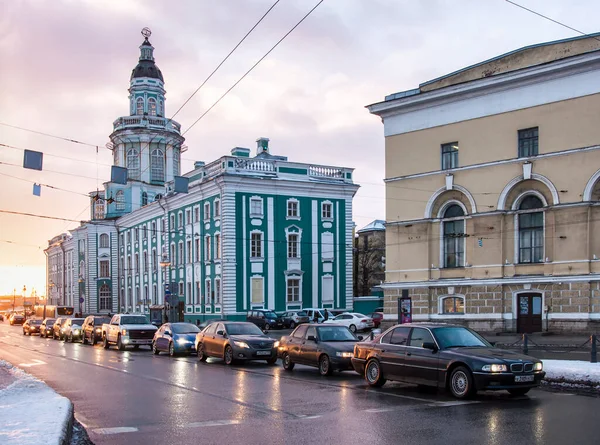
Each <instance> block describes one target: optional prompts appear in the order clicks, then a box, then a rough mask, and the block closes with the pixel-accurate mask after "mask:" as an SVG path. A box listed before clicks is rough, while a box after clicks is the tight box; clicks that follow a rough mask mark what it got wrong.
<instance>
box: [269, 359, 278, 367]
mask: <svg viewBox="0 0 600 445" xmlns="http://www.w3.org/2000/svg"><path fill="white" fill-rule="evenodd" d="M275 363H277V357H274V358H268V359H267V364H268V365H271V366H273V365H274V364H275Z"/></svg>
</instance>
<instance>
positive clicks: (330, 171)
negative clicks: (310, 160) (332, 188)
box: [308, 165, 344, 179]
mask: <svg viewBox="0 0 600 445" xmlns="http://www.w3.org/2000/svg"><path fill="white" fill-rule="evenodd" d="M308 175H309V176H313V177H317V178H328V179H344V169H343V168H337V167H326V166H323V165H311V166H310V167H309V168H308Z"/></svg>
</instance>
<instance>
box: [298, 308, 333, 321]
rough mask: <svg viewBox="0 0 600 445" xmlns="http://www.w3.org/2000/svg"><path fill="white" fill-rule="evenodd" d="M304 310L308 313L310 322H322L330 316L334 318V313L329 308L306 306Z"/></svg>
mask: <svg viewBox="0 0 600 445" xmlns="http://www.w3.org/2000/svg"><path fill="white" fill-rule="evenodd" d="M304 312H306V313H307V314H308V319H309V320H310V323H322V322H323V321H325V320H329V319H330V318H335V315H333V313H332V312H331V311H330V310H329V309H323V308H308V309H304Z"/></svg>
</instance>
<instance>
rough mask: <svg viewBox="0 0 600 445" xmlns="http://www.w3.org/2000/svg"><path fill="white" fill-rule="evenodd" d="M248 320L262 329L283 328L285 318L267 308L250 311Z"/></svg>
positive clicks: (247, 316)
mask: <svg viewBox="0 0 600 445" xmlns="http://www.w3.org/2000/svg"><path fill="white" fill-rule="evenodd" d="M246 321H249V322H250V323H254V324H255V325H256V326H258V327H259V328H261V329H264V330H265V331H268V330H270V329H283V319H282V318H281V317H280V316H279V315H277V314H276V313H275V312H273V311H269V310H266V309H260V310H253V311H248V313H247V314H246Z"/></svg>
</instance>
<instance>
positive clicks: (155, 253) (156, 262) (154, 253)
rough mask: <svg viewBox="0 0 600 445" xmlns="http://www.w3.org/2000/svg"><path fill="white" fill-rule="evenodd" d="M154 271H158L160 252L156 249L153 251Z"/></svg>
mask: <svg viewBox="0 0 600 445" xmlns="http://www.w3.org/2000/svg"><path fill="white" fill-rule="evenodd" d="M152 270H153V271H155V272H156V271H157V270H158V252H156V249H154V248H153V249H152Z"/></svg>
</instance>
